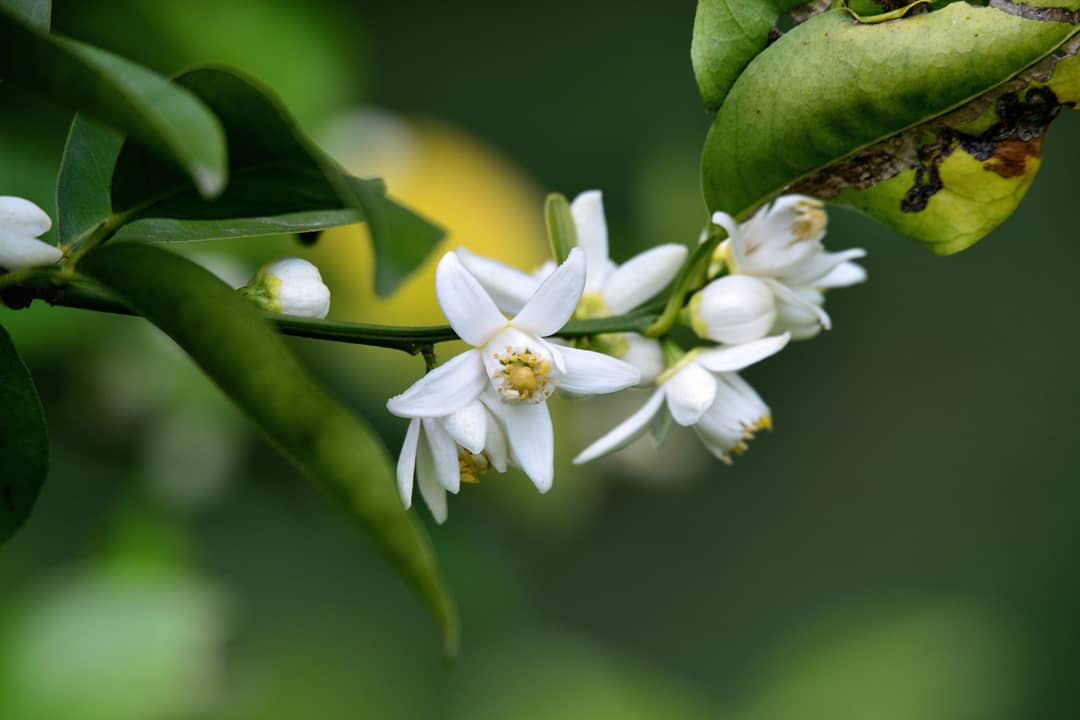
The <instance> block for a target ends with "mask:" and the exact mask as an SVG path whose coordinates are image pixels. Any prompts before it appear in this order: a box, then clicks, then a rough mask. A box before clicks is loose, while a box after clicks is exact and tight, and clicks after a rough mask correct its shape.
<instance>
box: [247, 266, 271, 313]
mask: <svg viewBox="0 0 1080 720" xmlns="http://www.w3.org/2000/svg"><path fill="white" fill-rule="evenodd" d="M236 292H238V293H240V294H241V295H243V296H244V297H246V298H247V299H248V300H250V301H251V302H252V303H254V304H255V306H256V307H258V308H259V309H260V310H265V311H267V312H272V313H279V312H281V278H279V277H277V276H276V275H271V274H270V273H266V272H263V269H262V268H260V269H259V271H258V272H257V273H255V276H254V277H253V278H251V281H250V282H248V284H247V285H245V286H244V287H242V288H240V289H238V290H237V291H236Z"/></svg>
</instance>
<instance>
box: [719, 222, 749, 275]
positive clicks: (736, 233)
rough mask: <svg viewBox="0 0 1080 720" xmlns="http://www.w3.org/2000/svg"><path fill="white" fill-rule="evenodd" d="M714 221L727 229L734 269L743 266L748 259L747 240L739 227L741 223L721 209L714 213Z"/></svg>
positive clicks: (729, 254) (731, 261)
mask: <svg viewBox="0 0 1080 720" xmlns="http://www.w3.org/2000/svg"><path fill="white" fill-rule="evenodd" d="M712 222H713V225H719V226H720V227H722V228H724V229H725V230H727V234H728V240H727V247H728V257H730V264H731V265H732V269H733V270H737V269H738V268H741V267H742V266H743V265H744V264H745V261H746V240H745V239H744V238H743V236H742V231H741V230H740V229H739V223H737V222H735V218H733V217H731V216H730V215H728V214H727V213H725V212H720V211H717V212H715V213H713V216H712Z"/></svg>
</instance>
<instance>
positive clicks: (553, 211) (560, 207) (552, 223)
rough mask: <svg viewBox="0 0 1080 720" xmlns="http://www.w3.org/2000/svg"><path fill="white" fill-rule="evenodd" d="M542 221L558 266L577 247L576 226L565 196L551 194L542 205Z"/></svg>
mask: <svg viewBox="0 0 1080 720" xmlns="http://www.w3.org/2000/svg"><path fill="white" fill-rule="evenodd" d="M544 219H545V220H546V221H547V232H548V241H549V242H550V243H551V254H552V256H553V257H554V258H555V262H557V263H559V264H560V265H561V264H562V263H563V262H564V261H565V260H566V258H567V257H569V256H570V251H571V250H573V249H574V248H576V247H577V244H578V237H577V226H576V225H575V224H574V216H573V215H572V214H571V213H570V203H569V202H567V201H566V196H564V195H560V194H559V193H551V194H550V195H548V196H547V202H546V203H545V205H544Z"/></svg>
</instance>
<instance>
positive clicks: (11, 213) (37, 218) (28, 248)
mask: <svg viewBox="0 0 1080 720" xmlns="http://www.w3.org/2000/svg"><path fill="white" fill-rule="evenodd" d="M51 227H52V219H50V218H49V216H48V214H47V213H46V212H45V211H44V210H42V209H41V208H39V207H38V206H37V205H35V204H34V203H32V202H30V201H29V200H25V199H23V198H20V197H11V196H4V197H0V268H4V269H6V270H18V269H19V268H24V267H37V266H39V265H52V264H53V263H54V262H57V261H58V260H59V259H60V258H61V257H63V253H62V252H61V251H60V248H58V247H56V246H55V245H50V244H48V243H47V242H44V241H42V240H39V239H38V237H39V236H41V235H44V234H45V233H47V232H49V228H51Z"/></svg>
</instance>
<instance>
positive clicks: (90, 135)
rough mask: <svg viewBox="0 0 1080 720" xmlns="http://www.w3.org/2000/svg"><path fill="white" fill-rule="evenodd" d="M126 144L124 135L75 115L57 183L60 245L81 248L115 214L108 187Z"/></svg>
mask: <svg viewBox="0 0 1080 720" xmlns="http://www.w3.org/2000/svg"><path fill="white" fill-rule="evenodd" d="M123 142H124V135H123V133H120V132H118V131H117V130H115V129H113V128H111V127H109V126H108V125H104V124H102V123H99V122H95V121H94V120H91V119H89V118H87V117H86V116H84V115H81V114H80V115H76V116H75V119H74V120H72V122H71V129H70V130H69V131H68V139H67V144H66V145H65V147H64V157H63V159H62V160H61V161H60V175H59V178H58V179H57V182H56V206H57V208H59V214H58V217H57V223H56V224H57V231H58V232H59V234H60V244H61V245H71V246H73V245H78V244H79V242H80V241H81V240H83V239H84V238H85V237H86V236H87V235H89V234H90V233H91V232H92V231H93V230H94V229H95V228H96V227H98V226H99V225H101V224H102V223H104V222H108V220H109V218H110V216H111V215H112V202H111V200H110V197H109V186H110V184H111V183H112V173H113V168H115V167H116V158H117V156H118V155H119V154H120V146H121V145H122V144H123Z"/></svg>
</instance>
